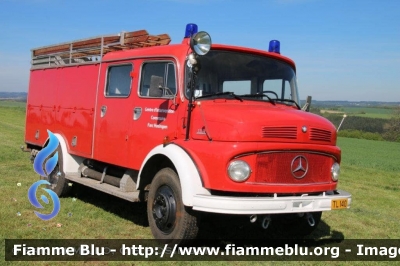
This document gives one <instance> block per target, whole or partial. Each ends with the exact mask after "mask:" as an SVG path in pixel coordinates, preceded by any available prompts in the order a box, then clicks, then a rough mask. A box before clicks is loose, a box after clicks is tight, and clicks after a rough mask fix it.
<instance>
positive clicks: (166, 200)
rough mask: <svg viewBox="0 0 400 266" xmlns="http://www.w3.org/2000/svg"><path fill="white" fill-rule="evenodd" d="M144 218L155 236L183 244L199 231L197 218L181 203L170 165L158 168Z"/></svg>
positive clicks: (176, 180)
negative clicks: (145, 217) (146, 218)
mask: <svg viewBox="0 0 400 266" xmlns="http://www.w3.org/2000/svg"><path fill="white" fill-rule="evenodd" d="M147 217H148V220H149V225H150V228H151V232H152V233H153V236H154V238H155V239H158V240H162V241H163V242H164V243H175V244H179V243H183V242H186V241H187V240H190V239H194V238H196V236H197V233H198V221H197V217H196V216H195V215H194V214H193V213H192V210H190V209H188V208H186V207H185V206H184V205H183V202H182V190H181V186H180V183H179V179H178V175H177V174H176V173H175V171H174V170H172V169H171V168H164V169H161V170H160V171H159V172H158V173H157V174H156V175H155V177H154V179H153V181H152V182H151V187H150V191H149V196H148V200H147Z"/></svg>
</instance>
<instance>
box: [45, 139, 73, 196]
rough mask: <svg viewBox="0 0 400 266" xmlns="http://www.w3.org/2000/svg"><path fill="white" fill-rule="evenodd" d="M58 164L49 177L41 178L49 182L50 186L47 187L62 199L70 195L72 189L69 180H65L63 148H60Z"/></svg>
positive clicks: (58, 149)
mask: <svg viewBox="0 0 400 266" xmlns="http://www.w3.org/2000/svg"><path fill="white" fill-rule="evenodd" d="M57 152H58V163H57V165H56V167H55V168H54V170H53V171H52V172H51V173H50V174H49V175H48V176H47V177H44V176H41V177H40V178H41V179H43V180H47V181H48V182H49V183H50V185H48V186H47V187H48V188H49V189H51V190H53V191H54V192H55V193H56V194H57V196H59V197H62V196H66V195H68V193H69V192H70V190H71V187H70V186H69V185H68V183H69V182H68V180H67V179H65V173H64V171H63V157H62V150H61V147H60V146H58V148H57Z"/></svg>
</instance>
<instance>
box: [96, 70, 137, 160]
mask: <svg viewBox="0 0 400 266" xmlns="http://www.w3.org/2000/svg"><path fill="white" fill-rule="evenodd" d="M103 67H104V68H105V69H104V70H103V69H102V71H101V75H100V84H99V90H98V96H97V97H98V99H97V106H96V108H97V110H96V121H95V132H94V151H93V158H94V159H96V160H99V161H103V162H107V163H111V164H115V165H119V166H127V165H128V161H129V158H128V156H129V154H128V142H129V130H130V123H131V119H130V118H131V116H132V112H133V108H132V106H133V101H134V95H133V93H132V84H133V78H132V77H133V68H134V65H133V63H132V62H121V63H105V64H104V65H103V66H102V68H103Z"/></svg>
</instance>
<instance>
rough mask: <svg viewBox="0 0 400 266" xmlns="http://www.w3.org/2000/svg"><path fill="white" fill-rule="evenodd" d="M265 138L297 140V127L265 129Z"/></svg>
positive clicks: (263, 129) (263, 130) (262, 131)
mask: <svg viewBox="0 0 400 266" xmlns="http://www.w3.org/2000/svg"><path fill="white" fill-rule="evenodd" d="M261 135H262V137H263V138H277V139H296V138H297V128H296V127H263V128H262V130H261Z"/></svg>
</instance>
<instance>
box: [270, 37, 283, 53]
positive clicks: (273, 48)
mask: <svg viewBox="0 0 400 266" xmlns="http://www.w3.org/2000/svg"><path fill="white" fill-rule="evenodd" d="M268 52H271V53H277V54H280V53H281V43H280V42H279V41H278V40H272V41H270V42H269V49H268Z"/></svg>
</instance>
